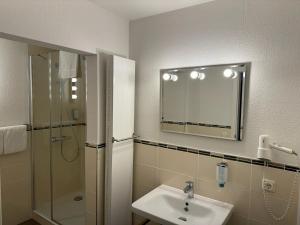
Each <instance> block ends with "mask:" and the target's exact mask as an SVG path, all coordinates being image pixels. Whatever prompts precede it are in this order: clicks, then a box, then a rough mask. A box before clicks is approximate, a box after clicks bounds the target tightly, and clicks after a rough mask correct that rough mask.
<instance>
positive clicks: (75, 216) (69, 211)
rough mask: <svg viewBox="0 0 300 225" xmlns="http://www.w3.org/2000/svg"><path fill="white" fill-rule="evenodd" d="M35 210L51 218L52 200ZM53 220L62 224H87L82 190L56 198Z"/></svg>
mask: <svg viewBox="0 0 300 225" xmlns="http://www.w3.org/2000/svg"><path fill="white" fill-rule="evenodd" d="M81 196H82V199H81V200H80V197H81ZM35 211H36V212H37V213H38V214H40V215H43V216H44V217H46V218H51V215H50V212H51V204H50V202H48V203H45V204H43V205H42V206H41V207H39V208H38V209H36V210H35ZM53 220H54V222H57V223H58V224H61V225H85V198H84V195H83V194H82V192H73V193H69V194H66V195H64V196H62V197H60V198H58V199H55V200H54V201H53Z"/></svg>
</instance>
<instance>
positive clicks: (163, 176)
mask: <svg viewBox="0 0 300 225" xmlns="http://www.w3.org/2000/svg"><path fill="white" fill-rule="evenodd" d="M158 174H159V184H165V185H168V186H171V187H175V188H179V189H183V188H184V187H185V186H186V184H185V182H186V181H193V182H195V179H194V177H191V176H187V175H184V174H180V173H176V172H172V171H169V170H163V169H160V170H158Z"/></svg>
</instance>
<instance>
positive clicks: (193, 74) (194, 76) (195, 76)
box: [190, 71, 199, 80]
mask: <svg viewBox="0 0 300 225" xmlns="http://www.w3.org/2000/svg"><path fill="white" fill-rule="evenodd" d="M198 76H199V73H198V72H197V71H192V72H191V73H190V77H191V78H192V79H193V80H195V79H197V78H198Z"/></svg>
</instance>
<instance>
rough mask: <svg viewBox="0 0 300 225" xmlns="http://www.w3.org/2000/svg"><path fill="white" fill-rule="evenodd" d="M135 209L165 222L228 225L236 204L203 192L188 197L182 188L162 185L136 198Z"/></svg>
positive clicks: (192, 224) (139, 212)
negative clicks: (210, 196)
mask: <svg viewBox="0 0 300 225" xmlns="http://www.w3.org/2000/svg"><path fill="white" fill-rule="evenodd" d="M186 204H188V206H186ZM185 207H187V208H188V211H187V210H186V209H185ZM132 210H133V212H134V213H136V214H138V215H140V216H143V217H145V218H147V219H150V220H151V221H154V222H157V223H159V224H162V225H176V224H178V225H183V224H184V225H225V224H226V223H227V221H228V219H229V218H230V216H231V213H232V210H233V205H231V204H229V203H225V202H221V201H217V200H213V199H210V198H206V197H202V196H200V195H195V196H194V198H193V199H187V195H186V194H184V193H183V191H182V190H179V189H176V188H173V187H169V186H166V185H161V186H159V187H157V188H156V189H154V190H153V191H151V192H149V193H148V194H146V195H145V196H143V197H142V198H140V199H138V200H137V201H135V202H134V203H133V204H132Z"/></svg>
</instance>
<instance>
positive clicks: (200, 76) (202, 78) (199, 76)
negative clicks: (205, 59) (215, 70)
mask: <svg viewBox="0 0 300 225" xmlns="http://www.w3.org/2000/svg"><path fill="white" fill-rule="evenodd" d="M205 77H206V75H205V73H199V75H198V78H199V80H204V79H205Z"/></svg>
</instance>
